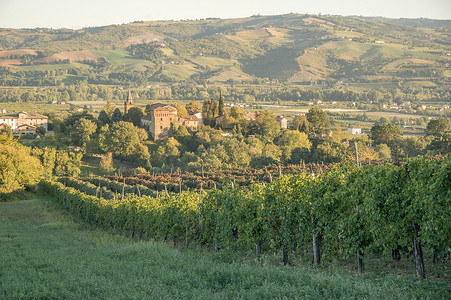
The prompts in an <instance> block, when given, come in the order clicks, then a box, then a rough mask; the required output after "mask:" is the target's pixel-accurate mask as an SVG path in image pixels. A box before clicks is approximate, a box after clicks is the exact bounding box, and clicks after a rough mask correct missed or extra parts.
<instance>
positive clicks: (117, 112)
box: [111, 108, 123, 123]
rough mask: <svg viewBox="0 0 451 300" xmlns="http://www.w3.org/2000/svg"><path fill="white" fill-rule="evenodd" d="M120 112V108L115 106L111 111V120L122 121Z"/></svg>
mask: <svg viewBox="0 0 451 300" xmlns="http://www.w3.org/2000/svg"><path fill="white" fill-rule="evenodd" d="M122 117H123V116H122V112H121V110H120V109H119V108H116V109H115V110H114V111H113V115H112V116H111V122H113V123H114V122H120V121H122Z"/></svg>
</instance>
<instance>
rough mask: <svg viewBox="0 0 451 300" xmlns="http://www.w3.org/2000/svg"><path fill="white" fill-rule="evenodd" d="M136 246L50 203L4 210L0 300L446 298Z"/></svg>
mask: <svg viewBox="0 0 451 300" xmlns="http://www.w3.org/2000/svg"><path fill="white" fill-rule="evenodd" d="M265 261H266V263H264V262H260V261H257V260H255V259H251V258H246V257H244V256H241V255H236V254H233V253H227V252H217V253H215V252H211V251H206V250H199V249H197V250H196V249H189V250H182V249H176V248H173V247H170V246H168V245H166V244H165V243H156V242H147V241H135V240H132V239H129V238H127V237H124V236H121V235H117V234H112V233H109V232H105V231H101V230H98V229H96V228H94V227H92V226H89V225H85V224H82V223H78V222H75V221H73V220H72V219H71V218H70V217H69V216H67V215H65V214H64V213H62V212H61V211H60V210H59V209H58V208H55V207H54V206H53V204H52V202H51V201H50V199H48V198H46V197H45V196H38V197H35V196H31V199H30V200H27V201H19V202H9V203H0V282H1V284H0V298H1V299H181V298H182V299H238V298H240V299H273V298H277V299H296V298H297V299H312V298H316V299H332V298H333V299H414V298H421V299H440V298H442V299H449V298H450V296H451V291H450V284H449V282H447V281H436V280H433V281H429V280H425V281H418V280H417V279H415V278H414V277H412V276H398V275H396V274H392V275H381V274H379V273H372V274H367V275H363V276H358V275H356V274H355V273H353V272H349V271H345V270H337V269H329V270H316V269H313V268H310V267H306V266H304V267H303V266H296V267H293V266H290V267H282V266H280V265H277V264H276V265H275V264H274V263H271V259H266V260H265Z"/></svg>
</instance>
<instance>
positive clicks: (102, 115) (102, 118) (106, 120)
mask: <svg viewBox="0 0 451 300" xmlns="http://www.w3.org/2000/svg"><path fill="white" fill-rule="evenodd" d="M98 120H99V121H101V122H102V124H103V125H105V124H109V123H110V118H109V117H108V114H107V113H106V111H105V110H103V109H102V110H101V111H100V113H99V117H98Z"/></svg>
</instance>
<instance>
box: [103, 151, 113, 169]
mask: <svg viewBox="0 0 451 300" xmlns="http://www.w3.org/2000/svg"><path fill="white" fill-rule="evenodd" d="M100 169H101V170H102V171H104V172H105V173H107V174H109V173H111V172H113V171H114V167H113V154H112V153H111V152H108V153H107V154H103V155H102V156H101V157H100Z"/></svg>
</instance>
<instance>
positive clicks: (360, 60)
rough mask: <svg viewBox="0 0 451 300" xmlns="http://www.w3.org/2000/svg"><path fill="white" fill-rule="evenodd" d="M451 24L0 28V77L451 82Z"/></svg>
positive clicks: (298, 21) (244, 21)
mask: <svg viewBox="0 0 451 300" xmlns="http://www.w3.org/2000/svg"><path fill="white" fill-rule="evenodd" d="M450 28H451V21H450V20H430V19H386V18H364V17H356V16H351V17H341V16H329V15H300V14H287V15H277V16H252V17H248V18H241V19H216V18H209V19H205V20H192V21H152V22H144V21H136V22H133V23H130V24H124V25H111V26H104V27H92V28H84V29H80V30H70V29H47V28H35V29H0V71H1V74H0V75H1V76H2V81H3V82H2V85H30V84H27V82H28V81H27V79H30V78H33V77H34V78H35V79H37V78H39V77H42V76H46V77H52V76H53V77H57V78H55V80H54V82H55V84H58V83H59V82H64V83H69V84H72V83H77V82H79V81H87V82H88V83H93V84H131V85H139V84H141V85H142V84H143V83H146V82H147V83H150V82H161V81H163V82H180V81H196V82H200V81H202V82H210V83H224V82H249V83H258V82H263V81H268V80H269V81H275V80H277V81H279V82H286V83H290V84H308V83H310V82H312V81H314V82H324V83H329V84H331V83H332V84H334V83H337V82H350V83H360V82H365V83H371V82H399V81H403V82H424V83H425V84H426V85H431V84H433V85H437V84H438V85H448V84H449V82H450V77H451V72H450V71H449V63H450V61H451V31H450V30H451V29H450ZM137 77H139V78H140V79H139V80H136V78H137ZM74 78H75V79H74ZM68 79H70V80H68ZM33 82H38V81H37V80H34V81H33Z"/></svg>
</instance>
